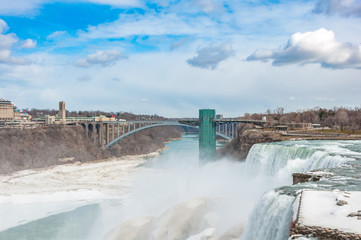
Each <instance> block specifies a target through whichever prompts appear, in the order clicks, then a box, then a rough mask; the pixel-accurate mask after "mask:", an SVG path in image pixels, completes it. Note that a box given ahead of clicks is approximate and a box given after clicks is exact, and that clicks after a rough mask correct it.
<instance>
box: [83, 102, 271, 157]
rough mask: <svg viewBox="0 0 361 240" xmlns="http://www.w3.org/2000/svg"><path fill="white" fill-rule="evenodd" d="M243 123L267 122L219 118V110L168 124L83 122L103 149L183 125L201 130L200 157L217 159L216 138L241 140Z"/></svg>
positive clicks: (154, 122)
mask: <svg viewBox="0 0 361 240" xmlns="http://www.w3.org/2000/svg"><path fill="white" fill-rule="evenodd" d="M240 123H250V124H255V125H259V126H263V124H264V123H266V121H263V120H240V119H234V118H222V119H215V110H213V109H200V110H199V118H196V119H189V118H188V119H177V120H165V121H105V122H81V123H80V124H81V125H82V126H83V127H84V129H85V132H86V135H87V136H88V137H89V138H91V139H92V140H93V142H94V143H98V144H99V145H100V146H102V147H106V148H111V147H112V146H114V145H115V144H116V143H117V142H119V141H120V140H122V139H124V138H126V137H128V136H130V135H132V134H135V133H137V132H140V131H142V130H145V129H149V128H154V127H160V126H181V127H190V128H197V129H199V149H200V157H201V158H207V159H214V158H215V149H216V136H220V137H222V138H224V139H226V140H231V139H233V138H234V137H237V128H238V125H239V124H240Z"/></svg>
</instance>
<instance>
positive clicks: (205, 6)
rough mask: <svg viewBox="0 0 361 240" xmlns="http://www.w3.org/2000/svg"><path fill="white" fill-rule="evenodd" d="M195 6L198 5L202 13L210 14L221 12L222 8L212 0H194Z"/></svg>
mask: <svg viewBox="0 0 361 240" xmlns="http://www.w3.org/2000/svg"><path fill="white" fill-rule="evenodd" d="M194 1H195V4H196V5H198V6H199V7H200V8H201V9H202V10H203V11H204V12H206V13H211V12H214V11H219V10H220V9H222V10H223V6H222V5H221V4H219V3H216V2H214V1H213V0H194Z"/></svg>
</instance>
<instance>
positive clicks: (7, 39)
mask: <svg viewBox="0 0 361 240" xmlns="http://www.w3.org/2000/svg"><path fill="white" fill-rule="evenodd" d="M8 29H9V27H8V25H7V24H6V22H5V21H4V20H2V19H0V63H4V64H28V63H29V61H28V60H26V59H24V58H22V57H14V56H12V54H11V48H12V46H13V45H14V44H15V43H17V42H18V41H19V39H18V37H17V36H16V35H15V34H14V33H8V34H5V33H6V31H7V30H8Z"/></svg>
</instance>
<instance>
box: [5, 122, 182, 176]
mask: <svg viewBox="0 0 361 240" xmlns="http://www.w3.org/2000/svg"><path fill="white" fill-rule="evenodd" d="M181 135H182V131H181V130H180V129H178V128H175V127H157V128H152V129H147V130H144V131H141V132H139V133H136V134H134V135H131V136H129V137H127V138H125V139H123V140H121V141H119V143H117V144H116V145H114V146H113V147H112V148H111V149H104V148H101V147H99V146H98V145H96V144H94V143H93V142H92V141H91V139H89V138H88V137H87V136H86V135H85V130H84V129H83V128H82V127H81V126H49V127H39V128H35V129H12V128H10V129H7V128H1V129H0V163H1V164H0V174H4V173H11V172H14V171H19V170H25V169H33V168H42V167H47V166H52V165H59V164H64V163H75V162H81V163H85V162H89V161H95V160H101V159H109V158H114V157H123V156H128V155H142V154H150V153H153V152H159V151H161V150H162V149H163V148H164V147H165V145H164V142H166V141H169V140H171V139H174V138H181Z"/></svg>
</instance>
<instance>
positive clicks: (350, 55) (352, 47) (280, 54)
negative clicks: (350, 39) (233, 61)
mask: <svg viewBox="0 0 361 240" xmlns="http://www.w3.org/2000/svg"><path fill="white" fill-rule="evenodd" d="M257 60H259V61H268V60H271V61H272V65H274V66H282V65H287V64H308V63H319V64H321V66H322V67H325V68H361V48H360V45H359V44H356V43H347V42H345V43H341V42H338V41H336V39H335V34H334V33H333V31H329V30H326V29H324V28H321V29H319V30H316V31H314V32H306V33H295V34H293V35H292V36H291V38H290V39H289V40H288V42H287V44H286V46H284V47H280V48H279V49H276V50H257V51H255V52H254V53H253V54H252V55H250V56H249V57H247V61H257Z"/></svg>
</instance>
